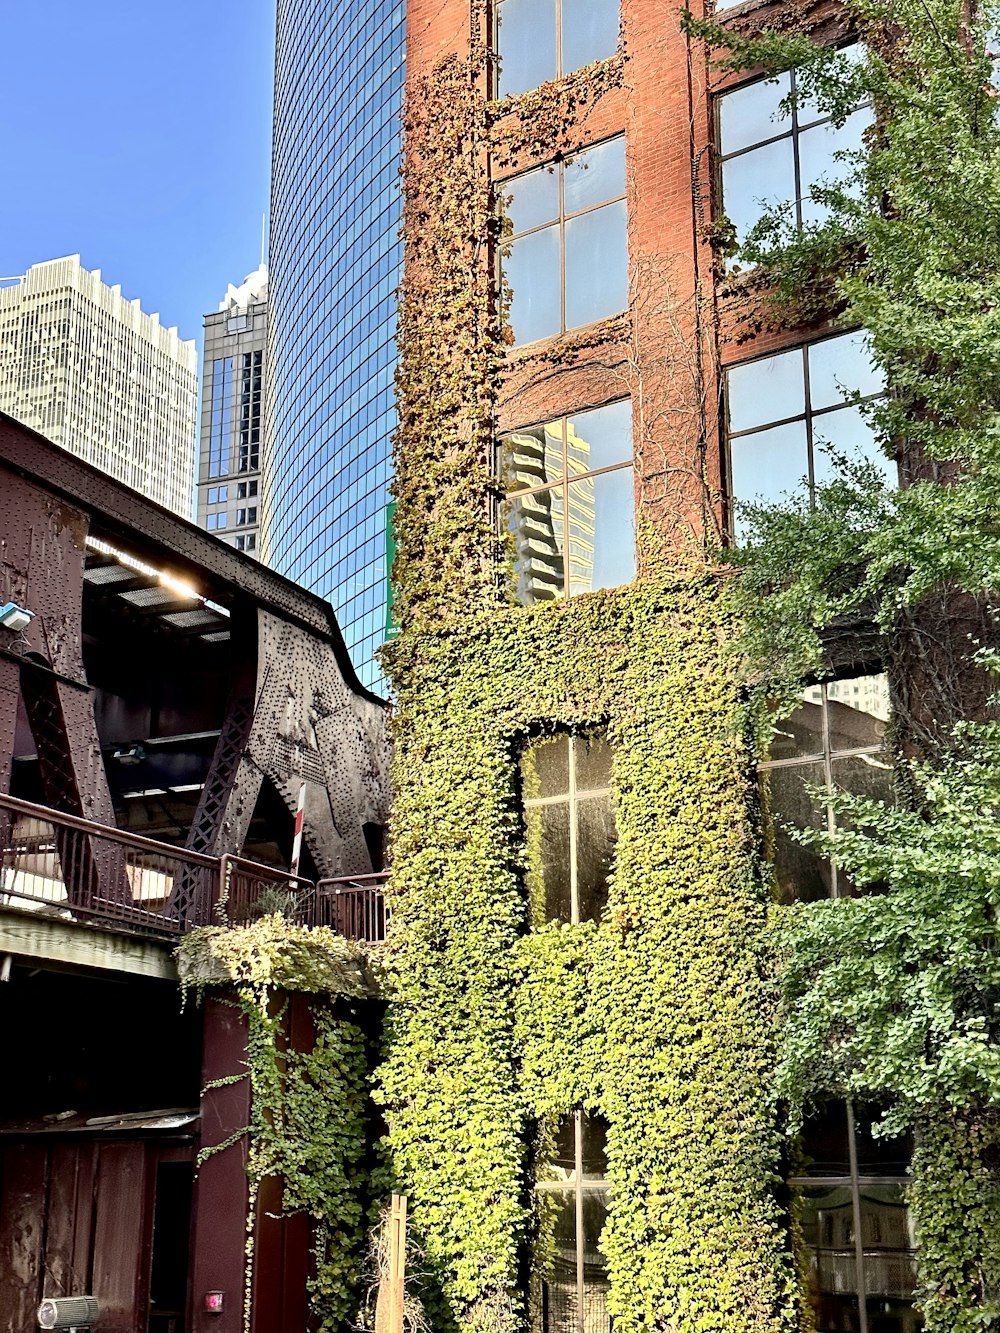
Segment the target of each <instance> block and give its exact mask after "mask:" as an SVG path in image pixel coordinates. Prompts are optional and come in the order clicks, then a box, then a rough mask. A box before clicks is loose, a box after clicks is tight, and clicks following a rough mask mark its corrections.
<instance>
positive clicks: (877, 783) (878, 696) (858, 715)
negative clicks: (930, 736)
mask: <svg viewBox="0 0 1000 1333" xmlns="http://www.w3.org/2000/svg"><path fill="white" fill-rule="evenodd" d="M888 717H889V687H888V684H887V682H886V678H885V676H854V677H852V678H851V679H849V680H838V681H831V682H830V683H829V684H825V685H810V686H808V687H807V688H806V689H805V690H804V691H803V694H802V704H801V705H800V707H799V708H797V709H796V711H795V712H794V713H793V714H792V716H791V717H790V718H788V719H787V721H785V722H783V723H781V726H780V729H779V731H778V734H777V735H776V736H775V737H774V739H773V741H772V742H771V747H770V751H769V754H768V759H767V762H766V763H763V764H761V765H760V772H761V777H762V779H763V784H764V788H765V793H766V799H767V803H768V806H769V808H770V811H771V814H772V816H773V818H774V825H775V827H774V867H775V875H776V878H777V882H778V889H779V893H780V896H781V899H782V901H783V902H794V901H798V902H815V901H816V900H817V899H819V898H838V897H844V896H845V895H848V894H850V893H851V892H852V891H853V890H852V886H851V884H850V881H849V880H848V879H847V877H846V875H845V874H844V872H843V871H842V870H839V869H838V867H837V864H836V862H835V861H833V860H832V859H831V858H830V857H827V856H823V855H822V854H821V853H819V852H818V851H814V850H813V849H812V848H810V847H803V846H802V845H801V844H800V843H798V842H796V841H795V840H794V838H793V837H792V834H791V831H790V830H791V829H807V828H815V829H824V828H825V829H826V830H827V831H829V832H831V833H833V832H835V831H836V828H837V822H836V817H835V816H834V814H833V812H832V811H831V810H830V809H829V807H827V806H825V805H824V804H822V803H820V802H817V801H815V800H814V799H813V798H812V797H811V796H810V794H809V792H808V790H807V787H808V786H812V787H831V786H834V787H837V788H839V789H841V790H843V791H849V792H852V793H853V794H855V795H858V796H867V797H872V798H874V799H878V800H889V799H891V796H892V771H891V768H890V764H889V760H888V758H887V757H886V756H885V754H884V752H883V741H884V737H885V727H886V722H887V721H888Z"/></svg>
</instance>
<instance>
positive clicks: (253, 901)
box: [215, 856, 316, 926]
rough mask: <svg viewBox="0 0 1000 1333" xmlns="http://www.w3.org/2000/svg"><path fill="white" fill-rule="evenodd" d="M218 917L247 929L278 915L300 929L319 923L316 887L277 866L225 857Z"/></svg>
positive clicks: (229, 924)
mask: <svg viewBox="0 0 1000 1333" xmlns="http://www.w3.org/2000/svg"><path fill="white" fill-rule="evenodd" d="M220 864H221V871H222V874H221V880H220V884H221V893H220V895H219V901H218V905H217V907H216V913H215V914H216V916H217V917H218V918H219V919H220V922H224V923H225V924H226V925H227V926H246V925H249V924H250V922H251V921H257V920H259V919H260V917H262V916H271V915H273V914H274V913H277V914H278V915H279V916H284V917H287V918H288V920H289V921H294V922H295V924H296V925H299V926H312V925H315V924H316V923H315V921H314V920H313V919H312V918H313V917H314V916H315V902H316V885H315V884H314V883H313V882H312V880H311V879H303V878H302V877H301V876H300V875H290V874H289V873H288V871H282V870H280V869H279V868H277V867H276V866H265V865H261V864H260V862H259V861H248V860H246V858H245V857H242V856H223V857H222V860H221V863H220Z"/></svg>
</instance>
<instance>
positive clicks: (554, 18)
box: [495, 0, 619, 97]
mask: <svg viewBox="0 0 1000 1333" xmlns="http://www.w3.org/2000/svg"><path fill="white" fill-rule="evenodd" d="M618 11H619V0H499V3H498V5H497V7H496V25H497V26H496V43H495V50H496V53H497V55H498V56H499V61H500V68H499V73H498V76H497V96H498V97H511V96H516V94H518V93H525V92H528V90H529V89H531V88H537V87H538V85H539V84H540V83H546V82H547V81H548V80H549V79H558V78H561V77H562V75H564V74H572V73H573V71H574V70H576V69H582V68H583V66H584V65H589V64H591V62H592V61H594V60H604V59H606V58H607V57H608V56H613V55H614V53H615V52H616V51H617V49H618V23H619V12H618Z"/></svg>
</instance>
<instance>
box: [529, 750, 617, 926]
mask: <svg viewBox="0 0 1000 1333" xmlns="http://www.w3.org/2000/svg"><path fill="white" fill-rule="evenodd" d="M562 747H565V749H562ZM564 758H565V760H566V762H565V764H563V762H562V760H563V759H564ZM610 778H611V762H610V753H609V751H608V747H607V742H606V741H605V740H603V738H600V739H592V738H587V737H583V736H573V737H558V738H555V741H553V739H552V738H544V739H542V740H538V741H535V742H533V743H532V744H531V745H529V746H528V747H527V749H526V750H525V752H524V754H523V756H522V758H521V783H522V796H523V806H524V815H525V828H526V831H527V844H528V846H527V852H528V863H529V883H530V886H531V891H532V894H533V895H534V897H535V901H533V902H532V905H531V906H532V916H533V918H534V919H536V920H545V921H565V922H571V923H576V922H579V921H597V920H599V919H600V916H601V913H602V911H603V910H604V907H605V904H606V903H607V897H608V880H609V877H610V874H611V867H612V864H613V860H614V849H615V842H616V839H617V832H616V828H615V816H614V806H613V803H612V800H611V787H610ZM598 783H603V785H597V784H598Z"/></svg>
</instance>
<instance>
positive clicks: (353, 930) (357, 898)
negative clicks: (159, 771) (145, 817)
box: [0, 793, 387, 942]
mask: <svg viewBox="0 0 1000 1333" xmlns="http://www.w3.org/2000/svg"><path fill="white" fill-rule="evenodd" d="M386 879H387V876H386V875H357V876H349V877H344V878H339V879H324V880H320V882H319V883H318V884H314V883H313V882H312V880H308V879H303V878H301V877H300V876H294V875H290V874H289V873H288V872H287V871H285V870H282V869H280V868H278V867H275V866H267V865H261V864H260V863H259V862H256V861H249V860H247V859H246V858H245V857H240V856H222V857H214V856H205V855H203V854H202V853H199V852H191V851H188V850H186V849H185V848H183V847H174V846H171V845H170V844H169V843H163V842H156V841H154V840H153V839H152V838H143V837H140V836H138V835H137V834H134V833H125V832H123V831H122V830H120V829H115V828H110V827H108V826H107V825H105V824H97V823H94V822H93V821H92V820H89V819H81V818H79V817H78V816H76V815H67V814H63V813H62V812H61V811H57V810H50V809H48V808H47V807H46V806H42V805H35V804H34V803H33V802H31V801H22V800H19V799H18V798H17V797H14V796H6V795H4V794H3V793H0V907H2V906H9V905H13V906H20V907H22V908H26V909H29V910H34V911H39V912H44V913H45V914H47V915H55V916H58V917H61V918H63V919H65V920H69V921H73V920H75V921H92V922H94V923H95V924H97V923H100V924H102V925H105V926H112V927H115V928H120V929H125V930H128V931H138V932H142V933H146V934H154V935H160V936H167V937H176V936H178V935H181V934H183V933H184V932H185V931H186V930H190V929H192V928H193V927H195V926H207V925H223V924H224V925H230V926H241V925H246V924H248V923H249V922H251V921H254V920H256V919H258V918H259V917H262V916H265V915H268V914H270V913H273V912H278V913H280V914H281V915H282V916H286V917H288V919H289V920H291V921H294V922H296V923H297V924H299V925H304V926H320V925H323V926H330V927H332V928H333V929H334V930H336V931H337V932H338V933H339V934H341V935H344V936H345V937H346V938H347V939H351V940H366V941H370V942H376V941H380V940H384V939H385V926H386V918H387V912H386V906H385V896H384V892H383V890H384V887H385V882H386Z"/></svg>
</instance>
